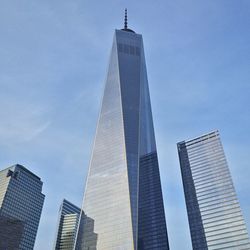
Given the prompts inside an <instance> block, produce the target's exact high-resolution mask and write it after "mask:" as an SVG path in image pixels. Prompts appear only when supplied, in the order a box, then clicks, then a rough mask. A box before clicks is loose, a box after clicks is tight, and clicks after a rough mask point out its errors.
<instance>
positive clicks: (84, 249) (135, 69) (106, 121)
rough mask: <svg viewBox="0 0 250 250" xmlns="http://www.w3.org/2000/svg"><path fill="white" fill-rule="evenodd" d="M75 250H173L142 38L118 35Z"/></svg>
mask: <svg viewBox="0 0 250 250" xmlns="http://www.w3.org/2000/svg"><path fill="white" fill-rule="evenodd" d="M82 210H83V211H84V212H82V215H81V223H80V226H79V229H78V234H77V240H76V244H75V249H77V250H78V249H79V250H168V249H169V244H168V237H167V228H166V220H165V213H164V205H163V198H162V189H161V182H160V174H159V166H158V158H157V150H156V143H155V135H154V127H153V120H152V111H151V104H150V97H149V88H148V80H147V72H146V64H145V56H144V49H143V41H142V36H141V35H140V34H137V33H135V32H134V31H133V30H131V29H129V28H128V27H127V14H125V24H124V28H123V29H121V30H115V34H114V39H113V45H112V49H111V54H110V60H109V67H108V72H107V77H106V82H105V88H104V94H103V99H102V105H101V110H100V115H99V119H98V124H97V129H96V135H95V139H94V145H93V150H92V156H91V161H90V166H89V172H88V177H87V181H86V186H85V193H84V200H83V206H82Z"/></svg>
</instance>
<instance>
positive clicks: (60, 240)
mask: <svg viewBox="0 0 250 250" xmlns="http://www.w3.org/2000/svg"><path fill="white" fill-rule="evenodd" d="M80 211H81V209H80V208H78V207H77V206H75V205H74V204H72V203H71V202H69V201H67V200H65V199H64V200H63V202H62V205H61V207H60V210H59V223H58V229H57V236H56V242H55V249H56V250H72V249H73V248H74V242H75V238H76V232H77V228H78V221H79V216H80Z"/></svg>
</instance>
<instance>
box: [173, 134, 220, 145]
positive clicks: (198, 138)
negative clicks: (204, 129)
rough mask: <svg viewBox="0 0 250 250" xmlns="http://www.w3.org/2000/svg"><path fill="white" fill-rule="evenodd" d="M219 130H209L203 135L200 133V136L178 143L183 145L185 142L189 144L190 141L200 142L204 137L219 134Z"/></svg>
mask: <svg viewBox="0 0 250 250" xmlns="http://www.w3.org/2000/svg"><path fill="white" fill-rule="evenodd" d="M219 135H220V134H219V131H218V130H214V131H211V132H208V133H206V134H203V135H200V136H198V137H194V138H191V139H188V140H184V141H180V142H178V143H177V145H178V146H179V145H183V144H189V143H193V142H198V141H200V140H202V139H204V138H207V137H211V136H219Z"/></svg>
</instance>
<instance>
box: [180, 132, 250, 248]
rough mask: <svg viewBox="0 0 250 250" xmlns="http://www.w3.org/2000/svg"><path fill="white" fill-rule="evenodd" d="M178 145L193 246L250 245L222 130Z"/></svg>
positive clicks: (246, 246)
mask: <svg viewBox="0 0 250 250" xmlns="http://www.w3.org/2000/svg"><path fill="white" fill-rule="evenodd" d="M177 147H178V153H179V159H180V166H181V173H182V181H183V187H184V193H185V199H186V206H187V212H188V220H189V227H190V232H191V238H192V244H193V249H194V250H201V249H204V250H206V249H208V250H216V249H230V250H243V249H250V242H249V237H248V233H247V229H246V225H245V222H244V220H243V217H242V213H241V210H240V205H239V202H238V200H237V197H236V193H235V189H234V186H233V182H232V179H231V176H230V173H229V169H228V165H227V161H226V158H225V155H224V151H223V148H222V144H221V141H220V136H219V132H218V131H214V132H211V133H208V134H205V135H203V136H200V137H197V138H194V139H192V140H188V141H183V142H179V143H178V144H177Z"/></svg>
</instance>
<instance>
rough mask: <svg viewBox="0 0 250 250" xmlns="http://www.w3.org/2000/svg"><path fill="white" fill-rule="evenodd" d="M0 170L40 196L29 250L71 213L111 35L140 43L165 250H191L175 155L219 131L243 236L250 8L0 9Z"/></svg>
mask: <svg viewBox="0 0 250 250" xmlns="http://www.w3.org/2000/svg"><path fill="white" fill-rule="evenodd" d="M0 3H1V8H0V169H3V168H6V167H8V166H10V165H12V164H15V163H19V164H22V165H24V166H26V167H27V168H28V169H29V170H31V171H32V172H34V173H35V174H37V175H38V176H40V177H41V179H42V181H43V182H44V186H43V193H44V194H45V195H46V198H45V203H44V208H43V212H42V216H41V221H40V226H39V230H38V234H37V239H36V245H35V250H47V249H52V247H53V243H54V239H55V234H56V226H57V219H58V209H59V206H60V204H61V202H62V199H63V198H66V199H68V200H70V201H71V202H73V203H74V204H76V205H78V206H80V205H81V201H82V195H83V190H84V184H85V176H86V174H87V169H88V163H89V160H90V154H91V147H92V143H93V139H94V133H95V127H96V122H97V117H98V113H99V108H100V101H101V96H102V91H103V87H104V80H105V77H106V71H107V66H108V59H109V53H110V50H111V45H112V39H113V33H114V29H116V28H117V29H120V28H122V26H123V15H124V8H125V7H127V8H128V24H129V27H131V28H132V29H133V30H135V31H136V32H137V33H140V34H142V35H143V39H144V48H145V55H146V63H147V70H148V79H149V87H150V94H151V103H152V109H153V117H154V125H155V134H156V141H157V147H158V155H159V163H160V171H161V180H162V188H163V194H164V202H165V211H166V218H167V226H168V234H169V241H170V247H171V249H172V250H182V249H185V250H186V249H187V250H190V249H191V239H190V235H189V228H188V222H187V215H186V208H185V201H184V194H183V189H182V182H181V175H180V167H179V163H178V156H177V150H176V143H177V142H179V141H182V140H185V139H189V138H192V137H196V136H199V135H201V134H204V133H207V132H209V131H211V130H214V129H219V131H220V134H221V138H222V143H223V146H224V150H225V153H226V157H227V160H228V163H229V166H230V170H231V174H232V177H233V181H234V184H235V188H236V191H237V194H238V198H239V200H240V204H241V207H242V210H243V215H244V218H245V220H246V223H247V226H248V230H250V197H249V192H250V183H249V176H250V161H249V157H250V133H249V128H250V1H249V0H240V1H234V0H209V1H198V0H176V1H163V0H156V1H149V0H145V1H131V0H128V1H121V0H116V1H115V0H110V1H95V0H91V1H90V0H81V1H80V0H53V1H51V0H43V1H28V0H22V1H20V0H1V1H0Z"/></svg>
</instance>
